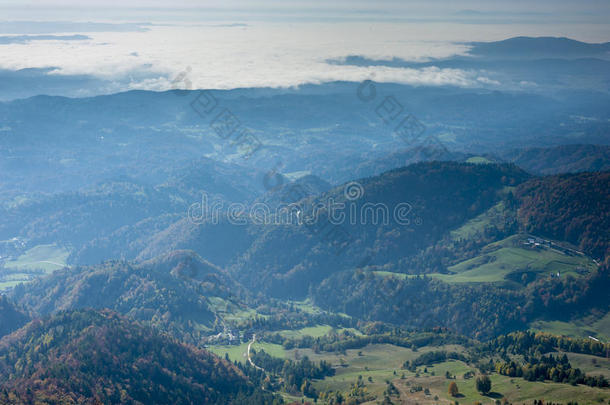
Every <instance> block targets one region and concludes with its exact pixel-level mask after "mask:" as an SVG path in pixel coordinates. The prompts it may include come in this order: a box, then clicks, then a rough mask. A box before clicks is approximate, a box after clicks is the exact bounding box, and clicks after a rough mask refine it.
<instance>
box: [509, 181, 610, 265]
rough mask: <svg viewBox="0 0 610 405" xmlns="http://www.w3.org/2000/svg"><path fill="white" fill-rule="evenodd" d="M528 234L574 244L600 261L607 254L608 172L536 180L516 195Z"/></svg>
mask: <svg viewBox="0 0 610 405" xmlns="http://www.w3.org/2000/svg"><path fill="white" fill-rule="evenodd" d="M515 196H516V197H517V198H518V199H519V200H520V208H519V218H520V221H521V222H522V223H523V226H524V227H525V230H526V231H528V232H532V233H536V234H540V235H544V236H547V237H549V238H553V239H559V240H565V241H568V242H571V243H573V244H575V245H577V246H578V247H579V248H580V249H581V250H583V251H584V252H586V253H588V254H590V255H592V256H594V257H596V258H598V259H603V258H604V257H605V256H608V254H610V250H609V249H610V232H609V230H610V172H609V171H606V172H592V173H580V174H564V175H557V176H548V177H542V178H535V179H532V180H530V181H528V182H527V183H524V184H522V185H521V186H520V187H519V188H518V189H517V192H516V193H515Z"/></svg>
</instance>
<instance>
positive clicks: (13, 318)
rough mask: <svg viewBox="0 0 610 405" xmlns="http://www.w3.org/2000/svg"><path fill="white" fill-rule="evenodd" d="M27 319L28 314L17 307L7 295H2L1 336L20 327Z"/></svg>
mask: <svg viewBox="0 0 610 405" xmlns="http://www.w3.org/2000/svg"><path fill="white" fill-rule="evenodd" d="M27 321H28V317H27V315H25V314H24V313H23V312H22V311H19V310H18V309H17V308H15V306H14V305H13V304H12V302H11V301H9V299H8V298H7V297H5V296H4V295H0V337H2V336H4V335H7V334H9V333H11V332H12V331H14V330H16V329H19V328H20V327H22V326H23V325H25V323H26V322H27Z"/></svg>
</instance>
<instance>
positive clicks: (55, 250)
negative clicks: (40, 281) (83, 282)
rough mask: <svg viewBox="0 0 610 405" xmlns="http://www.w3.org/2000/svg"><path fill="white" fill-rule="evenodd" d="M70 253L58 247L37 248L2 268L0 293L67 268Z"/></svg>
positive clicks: (0, 272) (52, 245) (45, 246)
mask: <svg viewBox="0 0 610 405" xmlns="http://www.w3.org/2000/svg"><path fill="white" fill-rule="evenodd" d="M69 255H70V252H69V251H68V250H67V249H66V248H63V247H59V246H57V245H54V244H51V245H38V246H35V247H33V248H31V249H29V250H28V251H26V252H25V253H24V254H22V255H21V256H19V257H18V258H17V259H14V260H9V261H7V262H5V263H4V265H3V266H2V267H0V291H1V290H5V289H7V288H11V287H14V286H16V285H17V284H20V283H25V282H28V281H30V280H32V279H34V278H36V277H39V276H40V275H41V274H45V273H51V272H53V271H54V270H58V269H61V268H63V267H65V266H66V260H67V259H68V256H69Z"/></svg>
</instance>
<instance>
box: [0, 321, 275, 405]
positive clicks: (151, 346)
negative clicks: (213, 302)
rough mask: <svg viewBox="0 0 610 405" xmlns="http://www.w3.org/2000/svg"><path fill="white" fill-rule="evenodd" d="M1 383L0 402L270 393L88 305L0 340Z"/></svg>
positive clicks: (254, 397) (161, 400)
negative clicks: (83, 309)
mask: <svg viewBox="0 0 610 405" xmlns="http://www.w3.org/2000/svg"><path fill="white" fill-rule="evenodd" d="M0 388H2V389H1V390H0V402H2V403H14V404H29V403H34V402H36V403H41V402H50V403H65V404H94V403H123V404H139V403H156V404H192V403H214V404H225V403H229V402H231V403H243V404H245V403H252V402H250V401H257V403H264V400H265V399H266V400H267V401H270V396H268V395H267V394H263V393H262V392H261V391H260V390H259V389H256V388H254V387H253V386H251V385H250V384H249V383H248V381H247V380H246V378H245V377H244V376H243V374H241V372H240V371H239V370H238V369H237V368H236V367H235V366H233V365H232V364H230V363H228V362H226V361H224V360H221V359H219V358H218V357H216V356H214V355H212V354H210V353H208V352H205V351H200V350H195V349H193V348H192V347H187V346H185V345H183V344H181V343H179V342H177V341H175V340H173V339H171V338H169V337H167V336H165V335H162V334H159V332H156V331H154V330H152V329H149V328H145V327H142V326H140V325H138V324H135V323H132V322H130V321H128V320H126V319H125V318H122V317H120V316H118V315H116V314H114V313H112V312H110V311H102V312H95V311H91V310H89V311H81V312H64V313H61V314H58V315H54V316H52V317H51V318H48V319H44V320H42V321H40V320H36V321H33V322H31V323H30V324H28V325H27V326H25V327H24V328H23V329H21V330H20V331H19V332H16V333H15V334H13V335H10V336H7V337H5V338H4V339H3V340H1V341H0ZM259 401H260V402H259Z"/></svg>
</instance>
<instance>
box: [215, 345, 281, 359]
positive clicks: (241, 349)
mask: <svg viewBox="0 0 610 405" xmlns="http://www.w3.org/2000/svg"><path fill="white" fill-rule="evenodd" d="M206 349H207V350H209V351H210V352H212V353H214V354H216V355H218V356H220V357H222V358H224V356H225V354H228V355H229V359H230V360H231V361H236V360H237V361H239V362H240V363H243V362H245V361H246V360H247V358H246V353H247V351H248V343H242V344H240V345H239V346H238V345H210V346H208V347H207V348H206ZM252 349H253V350H257V351H259V350H264V351H265V352H267V353H268V354H270V355H271V356H273V357H279V358H284V357H286V351H285V350H284V348H283V347H282V346H281V345H276V344H273V343H265V342H255V343H254V344H253V345H252Z"/></svg>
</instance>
